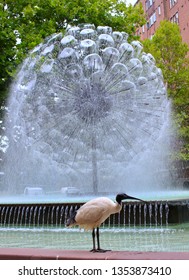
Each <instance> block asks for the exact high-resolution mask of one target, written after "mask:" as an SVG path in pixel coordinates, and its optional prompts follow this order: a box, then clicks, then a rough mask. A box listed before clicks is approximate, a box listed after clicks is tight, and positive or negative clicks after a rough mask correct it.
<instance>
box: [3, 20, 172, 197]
mask: <svg viewBox="0 0 189 280" xmlns="http://www.w3.org/2000/svg"><path fill="white" fill-rule="evenodd" d="M127 39H128V35H127V34H126V33H124V32H113V31H112V28H110V27H102V26H99V27H97V29H95V27H94V25H91V24H89V25H83V26H80V27H72V28H69V29H68V30H67V32H66V34H65V35H64V37H63V35H62V34H61V33H60V34H55V35H52V36H51V37H49V38H47V39H46V40H45V42H44V43H43V44H40V45H39V46H37V47H36V48H35V49H34V50H33V51H32V52H31V53H30V55H29V56H28V58H27V59H26V60H25V62H24V63H23V65H22V68H21V70H20V71H19V73H18V77H17V79H16V81H15V83H14V85H13V87H12V90H11V95H10V100H9V105H8V108H9V117H8V119H7V137H8V139H9V148H8V149H7V153H6V163H5V164H6V166H5V170H6V174H7V176H6V179H7V180H6V185H7V187H8V189H9V190H10V192H11V193H13V192H15V193H17V192H23V189H24V186H29V185H32V186H34V185H36V186H39V185H42V186H43V187H44V188H45V190H46V191H57V190H60V188H64V187H75V188H79V189H80V192H83V193H86V192H93V193H94V194H97V193H99V192H117V191H119V190H120V191H121V190H123V188H127V190H133V188H135V190H136V191H141V190H151V189H152V188H154V189H155V190H156V189H161V188H164V187H165V186H166V187H170V185H171V181H170V177H169V174H166V175H168V176H166V179H165V178H163V177H162V176H157V172H158V171H163V170H165V169H166V170H167V173H169V172H168V155H169V138H168V134H167V131H168V129H169V125H170V122H169V102H168V100H167V96H166V89H165V85H164V83H163V77H162V72H161V70H160V69H159V68H157V67H156V65H155V60H154V58H153V57H152V55H150V54H146V53H144V52H143V51H142V45H141V43H140V42H138V41H132V42H131V43H128V41H127ZM159 174H160V173H159ZM162 175H165V172H164V174H163V172H162Z"/></svg>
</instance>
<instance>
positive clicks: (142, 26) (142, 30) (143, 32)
mask: <svg viewBox="0 0 189 280" xmlns="http://www.w3.org/2000/svg"><path fill="white" fill-rule="evenodd" d="M144 32H145V30H144V25H143V26H142V33H144Z"/></svg>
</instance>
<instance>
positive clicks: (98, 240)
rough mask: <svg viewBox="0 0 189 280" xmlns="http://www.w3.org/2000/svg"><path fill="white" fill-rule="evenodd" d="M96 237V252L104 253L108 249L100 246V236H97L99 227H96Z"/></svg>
mask: <svg viewBox="0 0 189 280" xmlns="http://www.w3.org/2000/svg"><path fill="white" fill-rule="evenodd" d="M96 237H97V250H96V252H100V253H105V252H107V251H110V250H104V249H101V248H100V238H99V227H97V229H96Z"/></svg>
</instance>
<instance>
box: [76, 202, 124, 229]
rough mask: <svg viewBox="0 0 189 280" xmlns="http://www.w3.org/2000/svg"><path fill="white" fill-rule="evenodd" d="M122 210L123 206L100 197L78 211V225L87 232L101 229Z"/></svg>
mask: <svg viewBox="0 0 189 280" xmlns="http://www.w3.org/2000/svg"><path fill="white" fill-rule="evenodd" d="M120 210H121V205H120V204H119V203H117V202H113V201H112V200H111V199H109V198H107V197H99V198H95V199H92V200H90V201H88V202H86V203H85V204H84V205H83V206H81V208H80V209H79V210H78V211H77V214H76V216H75V221H76V223H75V224H76V225H79V226H80V227H81V228H84V229H85V230H90V229H94V228H96V227H99V226H100V225H101V224H102V223H103V222H104V221H105V220H106V219H107V218H108V217H109V216H110V215H111V214H114V213H117V212H119V211H120Z"/></svg>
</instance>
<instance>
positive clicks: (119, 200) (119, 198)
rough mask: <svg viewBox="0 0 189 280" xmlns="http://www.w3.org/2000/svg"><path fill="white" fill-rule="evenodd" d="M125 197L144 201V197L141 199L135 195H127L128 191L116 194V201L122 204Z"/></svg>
mask: <svg viewBox="0 0 189 280" xmlns="http://www.w3.org/2000/svg"><path fill="white" fill-rule="evenodd" d="M124 199H134V200H140V201H143V200H142V199H139V198H136V197H133V196H129V195H127V194H126V193H118V194H117V195H116V201H117V203H119V204H121V201H122V200H124Z"/></svg>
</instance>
